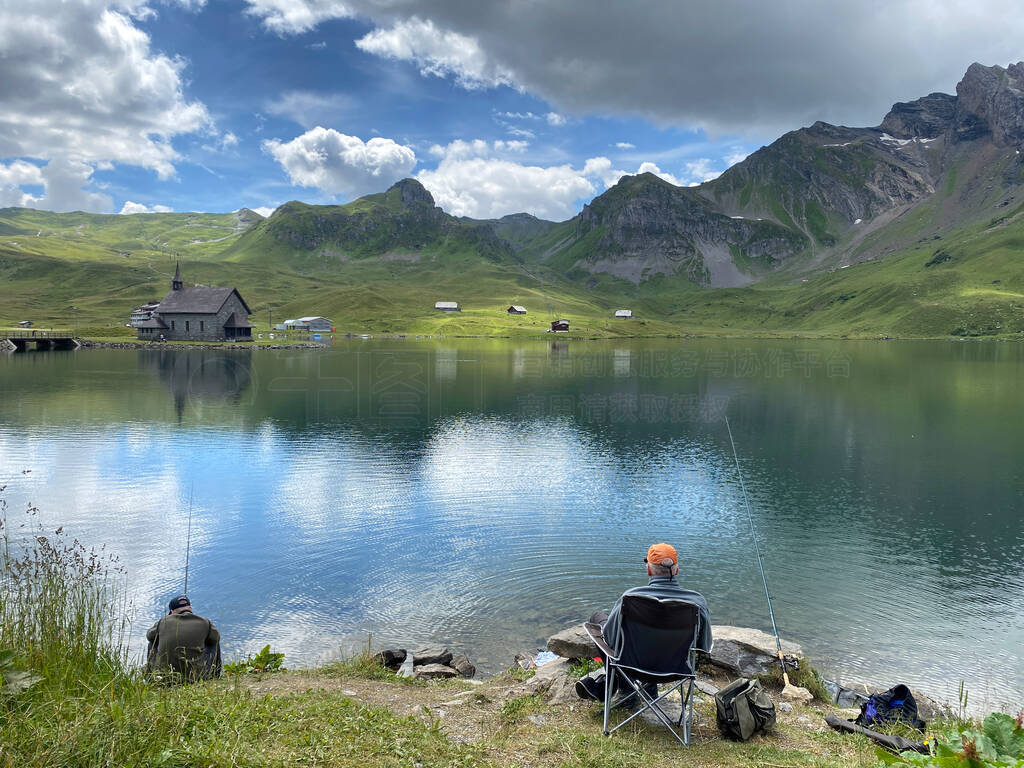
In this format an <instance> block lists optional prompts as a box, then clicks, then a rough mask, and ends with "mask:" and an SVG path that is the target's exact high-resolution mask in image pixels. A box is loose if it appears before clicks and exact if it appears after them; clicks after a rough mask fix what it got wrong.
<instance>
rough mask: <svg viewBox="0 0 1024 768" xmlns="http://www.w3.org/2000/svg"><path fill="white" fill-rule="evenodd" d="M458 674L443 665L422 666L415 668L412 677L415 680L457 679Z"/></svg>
mask: <svg viewBox="0 0 1024 768" xmlns="http://www.w3.org/2000/svg"><path fill="white" fill-rule="evenodd" d="M458 675H459V673H458V672H456V671H455V670H454V669H452V668H451V667H449V666H447V665H445V664H423V665H421V666H418V667H415V668H414V671H413V673H412V676H413V677H415V678H416V679H417V680H434V679H437V678H442V679H445V678H450V677H458Z"/></svg>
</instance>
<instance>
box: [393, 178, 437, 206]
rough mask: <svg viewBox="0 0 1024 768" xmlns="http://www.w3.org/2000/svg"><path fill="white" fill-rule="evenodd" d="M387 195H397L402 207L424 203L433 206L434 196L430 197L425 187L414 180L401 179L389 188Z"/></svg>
mask: <svg viewBox="0 0 1024 768" xmlns="http://www.w3.org/2000/svg"><path fill="white" fill-rule="evenodd" d="M387 195H388V196H389V197H390V196H391V195H398V196H400V199H401V201H402V203H403V204H404V205H412V204H413V203H426V204H427V205H429V206H433V205H434V196H433V195H431V194H430V193H429V192H428V191H427V189H426V187H424V186H423V185H422V184H420V183H419V182H418V181H416V179H402V180H401V181H399V182H396V183H395V184H393V185H392V186H391V188H390V189H388V191H387Z"/></svg>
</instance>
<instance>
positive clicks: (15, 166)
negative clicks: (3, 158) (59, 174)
mask: <svg viewBox="0 0 1024 768" xmlns="http://www.w3.org/2000/svg"><path fill="white" fill-rule="evenodd" d="M23 184H24V185H32V186H42V184H43V172H42V169H40V168H39V166H38V165H33V164H32V163H26V162H25V161H24V160H15V161H14V162H13V163H11V164H10V165H4V164H3V163H0V188H13V187H20V186H21V185H23ZM19 191H20V190H19Z"/></svg>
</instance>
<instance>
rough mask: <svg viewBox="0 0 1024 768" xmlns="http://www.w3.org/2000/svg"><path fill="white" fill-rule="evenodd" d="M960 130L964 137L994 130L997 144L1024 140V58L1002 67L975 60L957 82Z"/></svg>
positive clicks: (993, 133) (958, 123)
mask: <svg viewBox="0 0 1024 768" xmlns="http://www.w3.org/2000/svg"><path fill="white" fill-rule="evenodd" d="M956 102H957V104H956V130H957V136H958V138H961V139H967V138H970V139H975V138H981V137H982V136H985V135H986V134H990V135H991V137H992V141H993V142H994V143H995V144H996V145H997V146H1013V145H1017V144H1020V143H1021V141H1024V62H1019V63H1017V64H1011V65H1010V66H1009V67H1007V68H1006V69H1003V68H1002V67H983V66H982V65H981V64H971V66H970V68H969V69H968V70H967V74H966V75H964V79H963V80H961V81H960V82H959V83H958V84H957V86H956Z"/></svg>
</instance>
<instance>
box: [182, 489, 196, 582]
mask: <svg viewBox="0 0 1024 768" xmlns="http://www.w3.org/2000/svg"><path fill="white" fill-rule="evenodd" d="M195 487H196V483H195V481H194V480H193V481H192V485H191V486H190V487H189V489H188V536H187V537H186V538H185V593H184V594H185V596H186V597H187V596H188V556H189V554H190V553H191V551H192V491H194V490H195Z"/></svg>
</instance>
